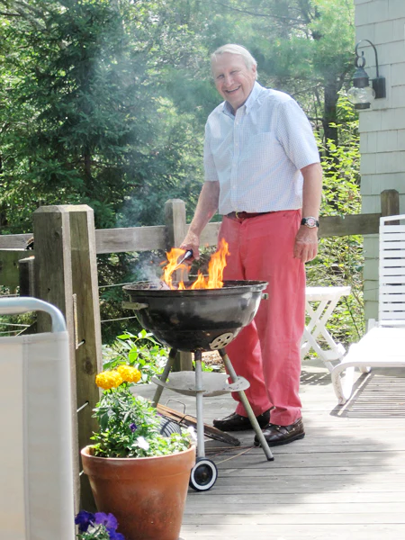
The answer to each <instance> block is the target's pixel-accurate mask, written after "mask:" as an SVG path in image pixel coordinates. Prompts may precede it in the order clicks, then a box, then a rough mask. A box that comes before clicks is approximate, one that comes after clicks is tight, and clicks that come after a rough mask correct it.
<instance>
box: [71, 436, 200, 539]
mask: <svg viewBox="0 0 405 540" xmlns="http://www.w3.org/2000/svg"><path fill="white" fill-rule="evenodd" d="M81 455H82V462H83V469H84V472H85V474H87V475H88V477H89V480H90V485H91V489H92V491H93V495H94V499H95V501H96V505H97V509H98V510H99V511H100V512H111V513H112V514H114V516H115V517H116V518H117V520H118V523H119V527H118V531H119V532H121V533H122V534H123V535H124V536H125V539H126V540H178V538H179V534H180V528H181V522H182V519H183V512H184V505H185V502H186V497H187V489H188V482H189V479H190V471H191V469H192V468H193V466H194V464H195V447H194V446H192V447H191V448H189V449H188V450H186V451H184V452H179V453H177V454H171V455H169V456H159V457H150V458H104V457H96V456H92V455H91V446H86V448H83V450H82V451H81Z"/></svg>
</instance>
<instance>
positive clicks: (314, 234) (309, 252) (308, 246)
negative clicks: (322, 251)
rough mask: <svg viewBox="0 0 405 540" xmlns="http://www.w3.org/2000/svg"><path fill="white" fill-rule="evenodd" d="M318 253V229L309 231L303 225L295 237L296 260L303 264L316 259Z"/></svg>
mask: <svg viewBox="0 0 405 540" xmlns="http://www.w3.org/2000/svg"><path fill="white" fill-rule="evenodd" d="M317 253H318V228H315V229H309V228H308V227H306V226H305V225H301V227H300V228H299V230H298V233H297V236H296V237H295V244H294V258H295V259H300V260H301V261H302V262H303V263H306V262H308V261H312V259H315V257H316V254H317Z"/></svg>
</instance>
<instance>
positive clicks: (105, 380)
mask: <svg viewBox="0 0 405 540" xmlns="http://www.w3.org/2000/svg"><path fill="white" fill-rule="evenodd" d="M123 382H124V380H123V378H122V377H121V375H120V374H119V373H118V372H117V371H103V372H102V373H99V374H98V375H97V376H96V385H97V386H98V387H99V388H102V389H103V390H109V389H110V388H117V386H119V385H120V384H122V383H123Z"/></svg>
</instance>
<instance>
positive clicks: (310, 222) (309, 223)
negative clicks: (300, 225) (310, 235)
mask: <svg viewBox="0 0 405 540" xmlns="http://www.w3.org/2000/svg"><path fill="white" fill-rule="evenodd" d="M306 225H307V227H311V229H312V228H313V227H316V219H314V218H312V217H310V218H307V219H306Z"/></svg>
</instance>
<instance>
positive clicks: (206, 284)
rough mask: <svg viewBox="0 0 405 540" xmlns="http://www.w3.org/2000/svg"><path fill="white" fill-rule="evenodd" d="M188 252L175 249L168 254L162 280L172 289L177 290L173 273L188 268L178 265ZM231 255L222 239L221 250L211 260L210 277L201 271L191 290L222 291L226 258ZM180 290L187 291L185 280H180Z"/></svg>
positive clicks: (209, 266)
mask: <svg viewBox="0 0 405 540" xmlns="http://www.w3.org/2000/svg"><path fill="white" fill-rule="evenodd" d="M185 252H186V251H185V250H184V249H179V248H173V249H171V250H170V251H169V253H166V257H167V261H168V262H167V264H166V266H165V267H164V268H163V276H162V280H163V281H164V282H165V283H166V284H167V285H168V286H169V287H170V288H171V289H176V287H175V286H174V284H173V278H172V276H173V272H174V271H175V270H183V271H184V269H185V268H186V265H185V264H181V265H180V266H179V265H178V260H179V259H180V257H182V256H183V255H184V253H185ZM227 255H229V250H228V244H227V242H226V241H225V240H224V239H223V238H222V239H221V241H220V242H219V249H218V251H216V252H215V253H214V254H213V255H212V256H211V259H210V262H209V264H208V276H207V277H205V276H204V275H203V274H202V273H201V272H200V271H199V272H198V277H197V279H196V280H195V281H194V283H192V284H191V286H190V287H188V288H189V289H220V288H221V287H222V286H223V284H224V283H223V281H222V278H223V274H224V268H225V266H226V257H227ZM177 289H178V290H185V289H187V287H186V286H185V284H184V281H183V280H180V282H179V284H178V287H177Z"/></svg>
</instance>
